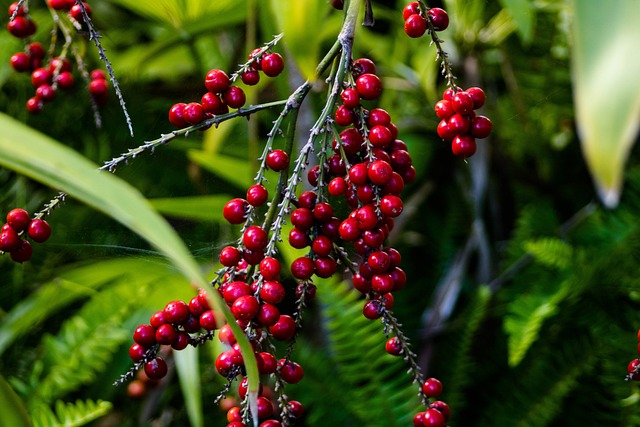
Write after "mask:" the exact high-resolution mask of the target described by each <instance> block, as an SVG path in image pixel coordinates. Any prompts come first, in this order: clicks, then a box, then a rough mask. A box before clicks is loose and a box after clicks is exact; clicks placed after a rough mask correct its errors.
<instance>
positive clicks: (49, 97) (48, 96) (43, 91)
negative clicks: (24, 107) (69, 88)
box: [36, 85, 56, 102]
mask: <svg viewBox="0 0 640 427" xmlns="http://www.w3.org/2000/svg"><path fill="white" fill-rule="evenodd" d="M36 97H37V98H40V99H42V101H43V102H50V101H53V100H54V99H56V91H55V90H54V89H53V87H51V85H42V86H39V87H38V88H37V89H36Z"/></svg>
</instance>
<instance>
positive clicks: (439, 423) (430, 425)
mask: <svg viewBox="0 0 640 427" xmlns="http://www.w3.org/2000/svg"><path fill="white" fill-rule="evenodd" d="M444 422H445V421H444V415H442V413H441V412H440V411H438V410H437V409H435V408H430V409H427V410H426V411H425V412H424V417H423V419H422V425H423V426H424V427H444Z"/></svg>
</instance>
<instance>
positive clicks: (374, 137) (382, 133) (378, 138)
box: [369, 125, 393, 148]
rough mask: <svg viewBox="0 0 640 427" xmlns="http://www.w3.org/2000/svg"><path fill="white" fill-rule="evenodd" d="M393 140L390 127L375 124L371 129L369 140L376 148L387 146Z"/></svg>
mask: <svg viewBox="0 0 640 427" xmlns="http://www.w3.org/2000/svg"><path fill="white" fill-rule="evenodd" d="M392 141H393V136H392V135H391V131H390V130H389V128H388V127H386V126H383V125H375V126H373V127H372V128H371V129H370V130H369V142H371V145H373V146H374V147H376V148H386V147H387V146H388V145H389V144H390V143H391V142H392Z"/></svg>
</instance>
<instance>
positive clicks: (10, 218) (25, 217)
mask: <svg viewBox="0 0 640 427" xmlns="http://www.w3.org/2000/svg"><path fill="white" fill-rule="evenodd" d="M6 219H7V224H9V226H10V227H11V228H13V229H14V230H15V231H16V232H18V233H19V232H21V231H23V230H26V229H27V227H28V226H29V224H30V223H31V217H30V216H29V212H27V211H26V210H25V209H21V208H15V209H11V210H10V211H9V213H7V218H6Z"/></svg>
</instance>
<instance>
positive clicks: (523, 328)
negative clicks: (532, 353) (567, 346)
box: [504, 281, 571, 367]
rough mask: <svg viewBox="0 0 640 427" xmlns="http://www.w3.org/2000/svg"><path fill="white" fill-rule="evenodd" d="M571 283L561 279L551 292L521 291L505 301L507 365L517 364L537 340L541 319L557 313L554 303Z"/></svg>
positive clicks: (557, 304)
mask: <svg viewBox="0 0 640 427" xmlns="http://www.w3.org/2000/svg"><path fill="white" fill-rule="evenodd" d="M570 286H571V282H570V281H565V282H563V283H561V284H560V286H558V289H557V291H556V292H555V293H553V294H552V295H546V294H543V293H540V292H538V293H532V294H525V295H521V296H519V297H517V298H516V299H515V300H514V301H512V302H510V303H509V313H508V314H507V315H506V316H505V320H504V330H505V332H506V333H507V334H508V336H509V339H508V344H509V365H510V366H512V367H513V366H517V365H518V364H519V363H520V362H521V361H522V359H523V358H524V356H525V355H526V353H527V350H528V349H529V347H531V345H532V344H533V343H534V342H535V341H536V340H537V339H538V333H539V331H540V328H541V327H542V324H543V323H544V321H545V320H546V319H548V318H550V317H552V316H554V315H555V314H556V313H557V312H558V306H559V305H560V303H561V302H562V301H563V300H564V299H565V298H566V297H567V295H568V294H569V291H570Z"/></svg>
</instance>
